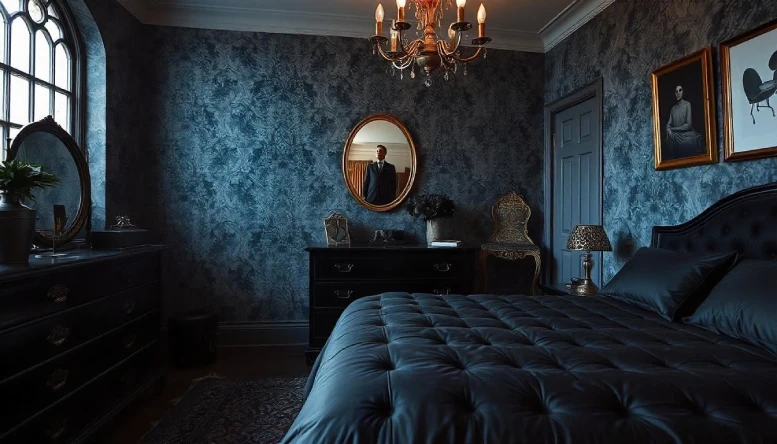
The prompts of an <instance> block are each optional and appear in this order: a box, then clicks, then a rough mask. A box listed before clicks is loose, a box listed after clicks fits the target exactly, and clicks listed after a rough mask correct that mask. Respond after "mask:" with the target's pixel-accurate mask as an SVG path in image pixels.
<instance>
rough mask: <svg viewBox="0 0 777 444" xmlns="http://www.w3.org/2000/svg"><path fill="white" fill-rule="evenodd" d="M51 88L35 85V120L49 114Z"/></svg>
mask: <svg viewBox="0 0 777 444" xmlns="http://www.w3.org/2000/svg"><path fill="white" fill-rule="evenodd" d="M50 108H51V90H50V89H49V88H46V87H45V86H42V85H35V121H36V122H37V121H38V120H40V119H42V118H44V117H46V116H48V115H51V109H50Z"/></svg>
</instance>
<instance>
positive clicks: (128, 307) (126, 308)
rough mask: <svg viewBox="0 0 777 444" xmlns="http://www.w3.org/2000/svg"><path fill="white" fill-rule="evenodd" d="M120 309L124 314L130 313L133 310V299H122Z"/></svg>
mask: <svg viewBox="0 0 777 444" xmlns="http://www.w3.org/2000/svg"><path fill="white" fill-rule="evenodd" d="M121 310H122V311H123V312H124V313H126V314H132V312H133V311H135V301H124V303H122V304H121Z"/></svg>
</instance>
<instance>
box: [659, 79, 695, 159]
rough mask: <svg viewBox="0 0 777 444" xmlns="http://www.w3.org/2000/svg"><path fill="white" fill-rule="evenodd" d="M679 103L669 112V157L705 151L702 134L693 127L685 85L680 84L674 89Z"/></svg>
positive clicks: (667, 140) (677, 157)
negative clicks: (684, 89) (702, 144)
mask: <svg viewBox="0 0 777 444" xmlns="http://www.w3.org/2000/svg"><path fill="white" fill-rule="evenodd" d="M674 95H675V98H676V99H677V103H676V104H675V105H674V106H673V107H672V110H671V111H670V112H669V122H667V124H666V142H667V152H666V154H667V155H666V156H665V157H666V158H667V159H679V158H683V157H688V156H693V155H695V154H699V153H703V152H704V150H703V149H702V147H701V134H699V133H697V132H696V130H695V129H694V128H693V120H692V119H691V104H690V102H688V101H687V100H685V99H683V87H682V85H678V86H677V87H676V88H675V90H674Z"/></svg>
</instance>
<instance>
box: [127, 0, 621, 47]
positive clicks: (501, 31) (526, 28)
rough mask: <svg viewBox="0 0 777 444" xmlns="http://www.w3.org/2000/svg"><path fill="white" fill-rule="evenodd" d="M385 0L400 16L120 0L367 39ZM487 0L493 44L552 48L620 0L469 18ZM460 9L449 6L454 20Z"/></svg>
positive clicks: (182, 15)
mask: <svg viewBox="0 0 777 444" xmlns="http://www.w3.org/2000/svg"><path fill="white" fill-rule="evenodd" d="M379 1H380V2H381V3H383V7H384V8H385V9H386V20H390V19H391V18H393V17H396V6H395V1H394V0H283V1H282V2H279V1H277V0H119V2H121V3H122V4H124V6H126V7H127V9H129V10H130V12H132V13H133V14H134V15H135V16H136V17H137V18H138V19H139V20H140V21H141V22H143V23H149V24H155V25H165V26H183V27H192V28H206V29H227V30H237V31H260V32H275V33H286V34H312V35H332V36H342V37H363V38H365V39H366V38H368V37H369V36H371V35H372V34H373V33H374V26H375V21H374V18H373V16H374V13H375V7H376V6H377V4H378V2H379ZM481 1H482V2H483V3H484V4H485V6H486V9H487V12H488V18H487V21H486V23H487V30H488V32H487V34H488V35H489V36H490V37H492V38H493V39H494V41H493V43H492V44H490V45H489V47H492V48H499V49H509V50H519V51H532V52H546V51H548V50H550V49H551V48H552V47H554V46H555V45H556V44H558V43H559V42H561V41H562V40H563V39H564V38H566V37H567V36H568V35H570V34H571V33H572V32H574V31H575V30H576V29H578V28H579V27H580V26H582V25H583V24H585V23H586V22H588V21H589V20H590V19H592V18H593V17H594V16H596V14H598V13H599V12H601V11H602V10H603V9H604V8H606V7H607V6H609V5H610V4H612V3H613V2H614V1H615V0H469V1H468V2H467V6H466V17H467V20H468V21H470V22H473V23H475V22H476V20H475V17H476V14H477V8H478V7H479V6H480V3H481ZM454 3H455V2H454ZM454 7H455V5H454ZM454 14H455V12H454V11H453V10H449V11H446V17H449V18H451V20H452V19H453V17H454ZM412 16H413V13H412V11H408V19H414V17H412ZM471 32H472V31H471Z"/></svg>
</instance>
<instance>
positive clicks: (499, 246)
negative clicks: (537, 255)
mask: <svg viewBox="0 0 777 444" xmlns="http://www.w3.org/2000/svg"><path fill="white" fill-rule="evenodd" d="M480 248H481V249H483V250H488V251H537V250H539V249H540V247H538V246H536V245H534V244H513V243H508V242H487V243H485V244H483V246H481V247H480Z"/></svg>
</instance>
